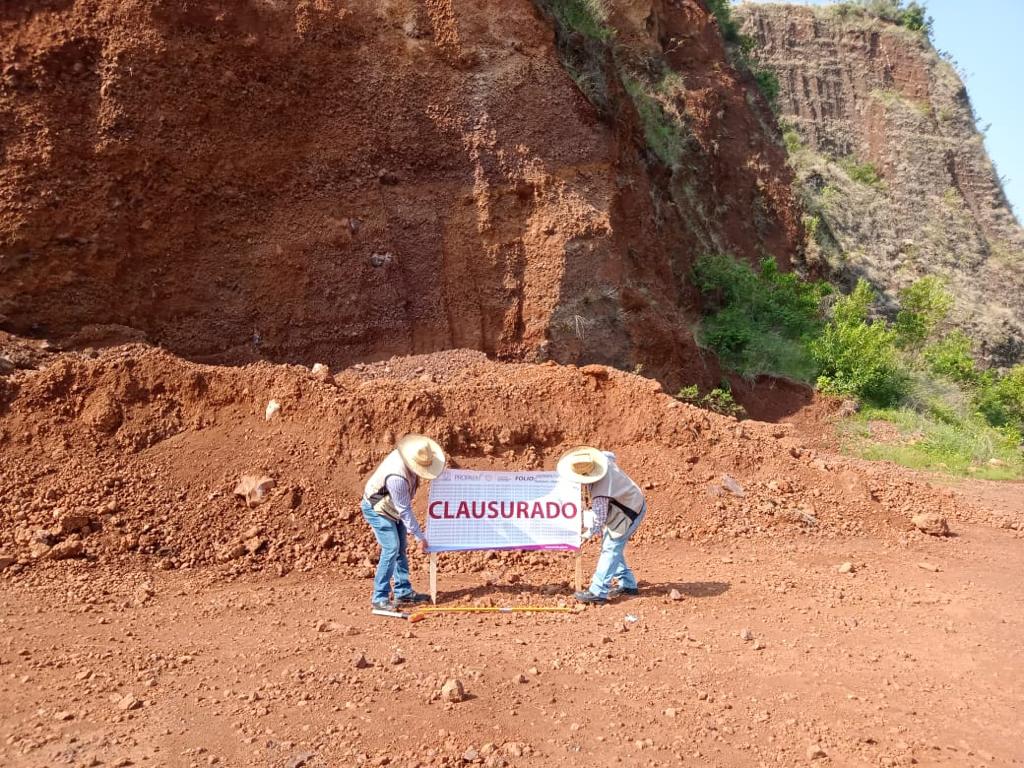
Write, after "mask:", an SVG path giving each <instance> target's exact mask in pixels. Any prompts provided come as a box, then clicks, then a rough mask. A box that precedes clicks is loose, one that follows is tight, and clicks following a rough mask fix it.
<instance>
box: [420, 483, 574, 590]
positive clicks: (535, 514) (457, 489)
mask: <svg viewBox="0 0 1024 768" xmlns="http://www.w3.org/2000/svg"><path fill="white" fill-rule="evenodd" d="M582 510H583V504H582V498H581V490H580V485H579V483H574V482H572V481H570V480H566V479H564V478H562V477H561V476H559V474H558V473H557V472H477V471H471V470H462V469H448V470H445V471H444V472H443V473H442V474H441V475H440V477H438V478H437V479H436V480H434V481H432V482H431V484H430V499H429V501H428V504H427V542H428V545H427V552H428V553H429V555H430V597H431V600H432V601H433V602H434V603H436V602H437V553H438V552H470V551H475V550H550V551H560V552H574V553H575V582H576V588H577V590H579V589H582V586H581V585H582V581H583V561H582V559H581V557H580V544H581V535H582V520H583V514H582Z"/></svg>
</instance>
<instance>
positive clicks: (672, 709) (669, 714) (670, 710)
mask: <svg viewBox="0 0 1024 768" xmlns="http://www.w3.org/2000/svg"><path fill="white" fill-rule="evenodd" d="M675 716H676V709H675V707H668V708H666V709H665V717H675Z"/></svg>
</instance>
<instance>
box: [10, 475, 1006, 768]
mask: <svg viewBox="0 0 1024 768" xmlns="http://www.w3.org/2000/svg"><path fill="white" fill-rule="evenodd" d="M1016 490H1017V493H1016V500H1017V505H1016V511H1015V514H1016V515H1017V516H1018V518H1019V517H1020V516H1021V515H1024V509H1022V508H1021V505H1020V502H1021V499H1024V493H1021V488H1020V486H1019V485H1018V486H1017V489H1016ZM653 522H654V521H652V523H653ZM648 525H651V523H648ZM652 527H655V526H654V525H652ZM956 530H957V533H958V534H959V535H958V536H957V537H956V538H948V539H933V538H929V537H924V536H922V535H917V534H915V535H912V536H909V537H907V539H906V540H902V541H885V540H879V539H874V538H868V539H862V538H849V537H841V538H838V539H828V538H825V537H820V536H819V537H814V538H811V539H802V538H799V537H797V538H795V539H794V538H790V537H787V538H784V539H778V540H772V539H768V538H764V537H760V538H757V539H753V540H744V539H738V540H727V541H723V542H719V543H712V544H707V545H700V546H697V545H695V544H693V543H689V542H684V541H667V542H655V541H651V540H650V539H648V540H647V541H645V542H643V543H638V544H637V545H635V546H633V547H632V554H631V562H632V564H633V566H634V567H635V568H636V570H637V572H638V574H639V576H640V579H641V596H640V597H639V598H636V599H632V600H620V601H616V602H613V603H612V604H610V605H608V606H606V607H601V608H590V609H587V610H586V611H584V612H582V613H578V614H570V615H567V616H550V615H540V616H530V615H523V614H517V615H514V616H509V617H499V616H494V615H485V616H482V617H479V618H477V617H473V616H467V615H460V616H451V617H432V618H429V619H427V620H425V621H423V622H421V623H418V624H414V625H409V624H407V623H405V622H404V621H399V620H395V619H385V618H379V617H375V616H371V615H370V613H369V611H368V609H367V604H366V601H367V596H368V587H369V582H368V581H367V580H366V579H363V578H360V574H359V573H358V569H353V568H352V567H346V566H343V565H338V566H332V567H327V568H320V569H318V570H317V571H315V572H314V573H309V574H306V573H292V574H289V575H287V576H285V577H284V578H278V577H276V576H274V575H271V574H265V573H264V574H246V575H244V576H241V577H239V578H236V579H225V578H223V575H222V574H218V573H216V572H213V571H211V570H191V571H173V572H167V573H161V572H151V571H137V570H134V569H125V568H123V567H119V568H108V567H105V566H104V564H103V563H102V562H96V563H94V562H88V561H77V560H76V561H72V560H67V561H62V562H61V563H58V564H56V565H55V566H54V567H53V569H52V571H51V572H50V573H48V574H47V575H46V576H45V577H44V576H43V574H41V573H39V572H23V573H22V574H19V575H18V576H17V577H10V576H9V575H7V574H0V587H2V588H0V630H2V636H3V640H2V642H0V672H2V675H0V764H2V765H5V766H17V767H18V768H23V767H24V768H41V767H42V766H76V767H77V766H125V765H135V766H147V765H148V766H181V767H182V768H185V767H188V768H193V767H196V768H198V767H199V766H210V765H217V766H224V767H225V768H236V767H237V768H247V767H249V766H273V768H287V767H289V766H301V765H305V766H307V767H308V768H333V767H334V766H350V765H352V766H357V765H366V766H383V765H393V766H400V767H401V768H414V767H415V768H425V767H426V766H448V767H449V768H455V767H456V766H464V765H479V766H487V767H488V768H505V767H512V766H514V767H520V766H522V767H528V768H546V767H547V766H552V765H565V766H580V767H581V768H582V767H587V768H589V767H591V766H598V767H599V768H604V767H605V766H609V767H610V766H620V765H626V766H661V767H663V768H664V767H667V766H693V768H698V767H702V766H720V767H721V768H749V766H769V767H771V768H776V766H778V767H780V768H781V767H783V766H785V767H786V768H790V767H791V766H794V765H821V766H828V765H836V766H851V767H852V768H874V767H875V766H909V765H919V766H949V767H950V768H964V767H972V768H973V767H974V766H981V765H985V766H1013V765H1020V763H1021V761H1022V760H1024V751H1022V742H1021V739H1020V708H1021V693H1020V692H1021V690H1022V687H1024V680H1022V676H1021V670H1022V669H1024V657H1022V646H1021V644H1020V643H1019V642H1017V641H1016V639H1017V638H1019V637H1020V636H1021V634H1022V633H1024V619H1022V617H1024V602H1022V598H1021V591H1020V589H1019V588H1018V585H1017V583H1016V581H1015V580H1014V579H1012V578H1008V574H1013V573H1020V571H1021V569H1022V568H1024V557H1022V553H1024V549H1022V548H1021V539H1020V534H1016V538H1015V537H1014V534H1012V532H1006V531H996V530H993V529H992V528H990V527H987V526H977V525H964V524H957V525H956ZM593 559H594V554H593V551H592V550H588V552H587V554H586V564H587V567H588V569H589V568H590V567H591V566H592V565H593ZM846 562H848V563H850V564H851V565H852V568H853V570H852V572H850V573H840V572H839V571H838V569H837V566H839V565H840V564H842V563H846ZM923 566H927V568H925V567H923ZM570 572H571V568H570V565H569V562H568V559H567V558H564V557H562V558H559V557H555V556H552V557H549V558H546V559H545V562H544V564H543V565H541V564H537V565H533V566H529V567H525V566H518V565H513V566H511V567H509V568H508V569H507V570H503V569H497V568H491V569H490V570H489V571H484V572H481V573H473V574H469V573H461V574H455V573H452V574H445V575H443V576H442V578H441V584H440V586H441V600H442V602H443V603H444V604H445V605H449V606H451V605H454V606H471V605H474V604H476V605H486V604H496V605H516V604H518V605H525V604H535V605H536V604H540V605H548V606H555V605H557V604H558V601H559V599H560V596H566V595H567V592H568V584H567V578H568V574H569V573H570ZM413 580H414V583H416V584H417V586H420V587H421V588H422V586H423V585H424V584H425V575H424V574H423V573H422V571H419V570H417V571H416V573H414V575H413ZM672 590H675V591H676V592H677V593H678V597H679V599H675V600H674V599H671V598H670V597H669V595H670V594H671V593H672ZM744 630H747V632H744ZM744 638H749V639H744ZM361 659H365V661H360V660H361ZM448 679H457V680H459V681H460V682H461V683H462V684H463V686H464V688H465V692H466V698H465V700H464V701H461V702H457V703H447V702H445V701H444V700H443V699H442V698H441V689H442V687H443V685H444V683H445V682H446V680H448ZM126 761H131V762H130V763H129V762H126Z"/></svg>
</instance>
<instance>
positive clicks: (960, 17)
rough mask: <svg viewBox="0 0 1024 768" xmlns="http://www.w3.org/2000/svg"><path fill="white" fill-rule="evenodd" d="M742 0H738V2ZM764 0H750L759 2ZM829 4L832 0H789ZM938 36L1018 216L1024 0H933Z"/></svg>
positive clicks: (1023, 209)
mask: <svg viewBox="0 0 1024 768" xmlns="http://www.w3.org/2000/svg"><path fill="white" fill-rule="evenodd" d="M735 1H736V0H733V2H735ZM755 1H758V0H748V2H755ZM788 1H789V2H802V3H804V4H812V5H828V4H829V3H828V2H826V0H788ZM924 4H925V5H926V6H927V8H928V13H929V14H930V15H931V16H932V18H933V19H934V20H935V32H934V34H933V36H932V41H933V43H934V45H935V47H936V48H938V49H939V50H940V51H946V52H948V53H950V54H952V56H953V60H954V61H955V62H956V63H957V65H958V66H959V69H960V71H961V74H962V75H963V74H966V82H967V92H968V93H969V94H970V97H971V103H972V104H973V105H974V111H975V114H976V115H977V117H978V128H979V129H984V128H985V126H987V125H991V127H990V128H989V129H988V132H987V134H986V139H985V144H986V146H987V147H988V152H989V155H990V156H991V158H992V160H993V161H994V162H995V164H996V169H997V170H998V172H999V174H1000V175H1001V176H1002V177H1003V182H1004V184H1005V186H1006V194H1007V196H1008V197H1009V198H1010V203H1011V204H1012V205H1013V208H1014V211H1015V212H1016V214H1017V218H1018V220H1020V219H1021V217H1022V216H1024V144H1022V142H1021V138H1020V136H1019V132H1021V131H1024V37H1022V34H1024V0H928V1H927V2H925V3H924Z"/></svg>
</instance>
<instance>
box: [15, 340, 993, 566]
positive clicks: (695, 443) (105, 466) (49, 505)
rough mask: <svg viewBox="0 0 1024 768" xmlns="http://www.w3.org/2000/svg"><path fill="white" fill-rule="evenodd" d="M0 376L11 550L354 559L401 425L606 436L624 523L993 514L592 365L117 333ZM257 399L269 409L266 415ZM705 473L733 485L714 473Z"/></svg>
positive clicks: (461, 433) (708, 536) (796, 523)
mask: <svg viewBox="0 0 1024 768" xmlns="http://www.w3.org/2000/svg"><path fill="white" fill-rule="evenodd" d="M0 382H5V383H3V384H2V385H0V386H2V387H3V389H0V392H2V395H0V451H2V452H3V456H4V472H3V474H2V476H0V549H2V550H4V551H5V552H7V553H8V554H11V555H13V556H14V557H16V558H17V559H18V560H19V562H21V563H23V564H24V565H25V566H26V567H31V568H37V567H44V568H45V567H46V566H47V564H48V563H50V562H51V561H52V560H53V559H55V558H61V557H66V556H85V557H95V558H99V559H100V560H102V561H104V562H114V561H117V560H120V559H126V560H131V561H133V562H136V563H145V564H147V566H148V565H154V566H159V567H161V568H168V569H170V568H188V567H195V566H199V565H205V564H210V563H216V562H224V561H230V565H229V567H230V568H231V569H233V570H237V569H246V568H265V567H268V566H273V567H275V568H278V569H279V570H281V571H282V572H283V571H285V570H288V569H290V568H299V569H304V570H305V569H309V568H311V567H313V566H314V565H315V564H317V563H325V562H348V563H352V564H357V565H359V566H360V568H362V569H364V570H366V571H368V570H369V568H370V566H371V565H372V557H373V548H372V547H371V546H370V543H371V539H370V536H369V530H368V528H367V526H365V524H364V523H363V521H362V520H361V518H360V517H359V515H358V508H357V503H358V499H359V496H360V494H361V490H362V483H363V482H364V479H365V476H366V475H367V473H368V471H369V470H370V469H371V468H372V467H373V466H374V463H375V462H376V461H378V460H379V459H381V458H382V457H383V456H384V455H385V453H386V452H387V451H389V450H390V449H391V447H392V446H393V444H394V440H395V437H396V436H398V435H401V434H402V433H405V432H410V431H417V432H424V433H427V434H430V435H432V436H434V437H435V438H437V439H438V440H439V441H440V442H441V444H442V445H443V446H444V447H445V448H446V450H447V451H448V452H449V453H450V454H451V456H452V460H453V462H454V463H455V464H456V465H457V466H464V467H475V468H476V467H479V468H485V467H494V468H504V469H541V468H550V467H552V466H553V465H554V462H555V460H556V458H557V457H558V455H560V453H561V452H562V451H564V450H566V449H567V448H569V447H572V446H574V445H577V444H581V443H592V444H597V445H599V446H602V447H608V448H611V449H614V450H615V451H616V452H617V453H618V456H619V459H620V462H621V463H622V465H623V466H624V467H625V468H626V469H627V471H628V472H629V473H630V474H631V475H632V476H633V477H635V478H636V479H637V480H638V481H639V482H640V483H641V484H642V485H643V487H644V488H645V489H646V492H647V493H648V495H649V500H650V505H651V514H650V516H649V519H650V521H651V522H650V524H648V525H647V526H645V530H643V531H642V532H641V534H640V540H641V541H643V540H645V539H658V540H667V539H684V540H692V541H716V540H734V539H736V538H737V537H739V538H748V537H749V538H759V537H762V536H774V535H782V536H787V537H792V536H796V537H812V538H821V537H825V538H829V537H834V536H837V535H863V534H872V535H875V536H881V537H882V538H890V537H895V536H898V535H901V534H903V533H904V532H905V531H907V530H908V529H909V528H910V527H911V526H910V523H909V520H910V517H911V516H913V515H914V514H917V513H919V512H923V511H928V512H938V513H940V514H944V515H946V516H948V517H950V518H951V519H953V520H991V518H990V517H989V516H987V515H982V514H981V513H979V512H976V511H974V510H972V508H971V507H970V506H968V505H964V504H963V503H961V502H958V501H956V500H955V498H954V495H953V493H952V492H951V491H949V490H942V489H935V488H932V487H931V486H930V485H929V484H928V483H927V482H924V481H921V480H917V479H912V478H910V477H908V475H907V474H906V473H904V472H903V471H901V470H899V469H897V468H895V467H892V466H890V465H886V464H880V463H869V462H863V461H859V460H854V459H848V458H841V457H837V456H832V455H828V454H824V453H819V452H817V451H815V450H812V449H809V448H807V447H806V444H805V442H804V440H803V439H802V438H801V437H800V436H799V435H798V434H796V433H795V431H794V429H793V427H792V426H790V425H786V424H778V425H768V424H761V423H757V422H736V421H735V420H733V419H730V418H726V417H721V416H718V415H716V414H712V413H709V412H706V411H702V410H700V409H697V408H693V407H690V406H688V405H684V404H682V403H679V402H677V401H676V400H674V399H673V398H671V397H669V396H668V395H666V394H664V393H662V392H661V390H660V387H659V386H658V385H657V383H656V382H652V381H651V380H648V379H644V378H641V377H638V376H634V375H631V374H626V373H622V372H620V371H616V370H614V369H609V368H605V367H602V366H589V367H585V368H582V369H576V368H574V367H560V366H556V365H554V364H548V365H527V364H501V363H494V362H490V361H488V360H487V359H486V358H485V357H484V355H483V354H482V353H478V352H467V351H462V352H450V353H437V354H435V355H431V356H423V357H412V358H403V359H396V360H394V361H392V362H390V363H379V364H376V365H372V366H359V367H358V368H357V369H352V370H348V371H345V372H343V373H341V374H339V375H337V376H335V377H334V378H327V379H326V380H320V379H318V378H317V377H315V376H314V375H313V374H312V373H311V372H310V371H309V369H306V368H302V367H298V366H287V367H285V366H272V365H269V364H265V363H261V364H255V365H251V366H246V367H242V368H226V367H213V366H203V365H199V364H195V363H189V362H185V361H182V360H180V359H178V358H175V357H173V356H171V355H169V354H167V353H165V352H162V351H159V350H156V349H150V348H145V347H140V346H135V347H124V348H120V349H117V350H110V351H107V352H104V353H102V354H100V355H99V356H98V357H97V358H96V359H89V358H86V357H82V356H72V355H64V356H61V357H59V358H58V359H56V360H55V361H54V362H52V363H51V364H50V365H48V366H47V367H46V368H45V369H43V370H41V371H34V372H19V373H16V374H14V375H13V376H9V377H7V378H6V379H0ZM271 399H275V400H277V401H278V402H279V403H280V404H281V408H282V410H281V412H280V414H279V416H278V417H276V418H274V419H273V420H272V421H270V422H267V421H266V420H265V415H264V411H265V408H266V405H267V403H268V402H269V401H270V400H271ZM247 474H254V475H264V474H265V475H268V476H270V477H272V478H273V479H274V480H275V481H276V488H275V489H274V491H273V492H272V493H271V496H270V499H269V500H268V501H266V502H265V503H264V504H262V505H260V506H257V507H255V508H253V509H249V508H247V507H246V506H245V504H244V503H243V502H242V501H241V500H240V499H238V498H236V497H234V496H233V494H232V491H233V488H234V486H235V484H236V483H237V481H238V479H239V478H240V477H241V476H242V475H247ZM725 475H729V476H731V477H732V478H734V479H735V480H736V481H738V482H739V484H740V485H741V486H742V487H743V489H744V491H743V494H744V495H742V496H739V495H735V494H733V493H730V492H728V491H726V490H723V477H724V476H725ZM424 501H425V500H424V499H420V500H419V502H420V503H421V504H422V503H423V502H424ZM489 557H493V556H489ZM502 557H503V558H505V559H507V560H508V561H519V560H525V561H527V562H529V561H531V558H532V557H533V556H531V555H505V556H502ZM478 560H479V563H478V565H480V564H482V563H483V562H484V560H485V558H484V557H483V556H479V558H478ZM481 567H482V566H481Z"/></svg>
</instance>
